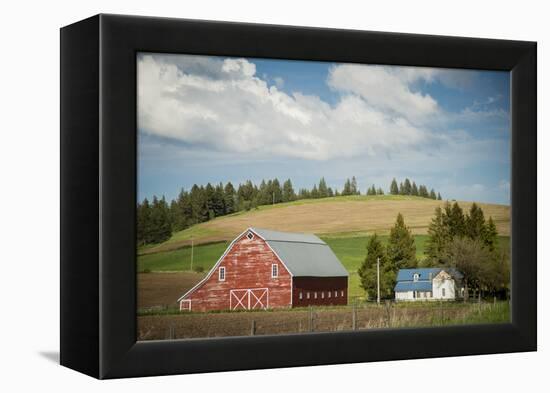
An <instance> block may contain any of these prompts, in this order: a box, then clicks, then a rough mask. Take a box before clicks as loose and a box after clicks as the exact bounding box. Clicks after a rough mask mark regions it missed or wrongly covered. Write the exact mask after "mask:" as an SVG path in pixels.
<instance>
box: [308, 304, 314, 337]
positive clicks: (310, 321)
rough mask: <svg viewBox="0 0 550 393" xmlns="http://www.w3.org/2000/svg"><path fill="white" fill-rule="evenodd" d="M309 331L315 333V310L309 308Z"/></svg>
mask: <svg viewBox="0 0 550 393" xmlns="http://www.w3.org/2000/svg"><path fill="white" fill-rule="evenodd" d="M309 331H310V332H312V331H313V308H312V307H311V306H309Z"/></svg>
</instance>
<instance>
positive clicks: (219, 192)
mask: <svg viewBox="0 0 550 393" xmlns="http://www.w3.org/2000/svg"><path fill="white" fill-rule="evenodd" d="M373 187H374V186H373ZM367 194H368V195H371V194H370V191H368V192H367ZM375 194H378V195H381V194H383V191H382V190H381V189H379V190H377V191H376V192H375ZM348 195H361V192H360V190H359V186H358V184H357V179H356V178H355V176H352V177H351V179H350V178H348V179H346V181H345V183H344V185H343V188H342V191H341V192H340V191H338V190H337V189H332V188H331V187H329V186H328V185H327V182H326V180H325V178H324V177H322V178H321V179H320V180H319V183H316V184H314V185H313V187H312V188H310V189H308V188H300V189H299V190H298V191H297V192H296V191H295V189H294V187H293V185H292V181H291V180H290V179H287V180H286V181H284V182H282V184H281V182H280V181H279V179H277V178H275V179H269V180H267V181H266V180H262V181H261V183H260V184H259V185H256V184H254V183H253V182H252V181H251V180H247V181H246V182H244V183H242V184H239V186H238V187H237V188H235V187H234V186H233V184H232V183H231V182H227V183H226V184H225V185H224V184H223V183H221V182H220V183H219V184H217V185H212V184H211V183H208V184H207V185H206V186H202V185H201V186H199V185H197V184H194V185H193V186H192V187H191V189H190V190H189V191H188V190H184V189H182V190H181V191H180V193H179V194H178V196H177V198H176V199H174V200H172V201H171V202H170V203H169V204H168V202H167V201H166V199H165V197H164V196H163V197H161V198H159V197H157V196H154V197H153V199H152V201H149V200H148V199H147V198H145V199H144V200H143V201H142V202H140V203H138V204H137V241H138V244H139V245H144V244H153V243H160V242H163V241H165V240H167V239H169V238H170V236H171V234H172V232H175V231H181V230H183V229H186V228H189V227H190V226H192V225H195V224H198V223H201V222H205V221H209V220H211V219H213V218H215V217H220V216H224V215H227V214H232V213H235V212H239V211H248V210H251V209H255V208H257V207H258V206H262V205H271V204H277V203H284V202H292V201H296V200H300V199H317V198H329V197H338V196H348Z"/></svg>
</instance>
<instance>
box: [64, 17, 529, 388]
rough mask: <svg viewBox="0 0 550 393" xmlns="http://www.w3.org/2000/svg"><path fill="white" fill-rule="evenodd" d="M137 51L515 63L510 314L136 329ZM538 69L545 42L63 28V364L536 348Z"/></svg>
mask: <svg viewBox="0 0 550 393" xmlns="http://www.w3.org/2000/svg"><path fill="white" fill-rule="evenodd" d="M139 51H144V52H163V53H186V54H202V55H224V56H243V57H264V58H280V59H299V60H319V61H325V60H326V61H334V62H351V63H370V64H373V63H374V64H388V65H411V66H429V67H450V68H466V69H481V70H507V71H511V117H512V121H511V125H512V138H511V140H512V149H511V150H512V182H511V184H512V188H511V198H512V208H511V215H512V220H511V222H512V234H513V235H512V282H511V285H512V290H511V293H512V296H511V305H512V307H511V310H512V321H511V323H509V324H499V325H476V326H474V325H472V326H452V327H438V328H421V329H420V328H415V329H381V330H373V331H356V332H339V333H311V334H295V335H280V336H255V337H231V338H209V339H192V340H174V341H153V342H136V240H135V238H136V237H135V206H136V53H137V52H139ZM536 82H537V80H536V43H535V42H521V41H505V40H493V39H477V38H459V37H441V36H427V35H413V34H396V33H379V32H365V31H351V30H334V29H317V28H302V27H288V26H271V25H257V24H244V23H227V22H210V21H195V20H181V19H169V18H150V17H135V16H121V15H97V16H94V17H91V18H89V19H86V20H84V21H81V22H78V23H75V24H72V25H69V26H66V27H63V28H62V29H61V364H62V365H64V366H67V367H70V368H72V369H75V370H78V371H80V372H82V373H85V374H88V375H90V376H93V377H96V378H101V379H103V378H120V377H134V376H146V375H164V374H181V373H196V372H211V371H225V370H243V369H260V368H275V367H290V366H307V365H322V364H338V363H351V362H367V361H382V360H394V359H414V358H427V357H444V356H462V355H473V354H491V353H504V352H519V351H535V350H536V348H537V323H536V322H537V316H536V309H537V296H536V293H537V287H536V284H537V283H536V268H537V266H536V263H537V254H536V249H537V244H536V230H537V229H536V228H537V219H536V213H537V211H536V206H537V200H536V195H537V190H536V172H537V166H536V134H537V133H536V131H537V130H536V127H537V124H536V107H537V101H536V96H537V94H536V90H537V83H536ZM441 343H445V344H444V345H442V344H441ZM236 354H238V355H236Z"/></svg>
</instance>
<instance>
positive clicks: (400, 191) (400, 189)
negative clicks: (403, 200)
mask: <svg viewBox="0 0 550 393" xmlns="http://www.w3.org/2000/svg"><path fill="white" fill-rule="evenodd" d="M399 195H405V186H404V185H403V182H400V183H399Z"/></svg>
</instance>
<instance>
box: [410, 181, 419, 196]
mask: <svg viewBox="0 0 550 393" xmlns="http://www.w3.org/2000/svg"><path fill="white" fill-rule="evenodd" d="M411 195H414V196H418V187H417V186H416V183H415V182H413V184H412V186H411Z"/></svg>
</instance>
